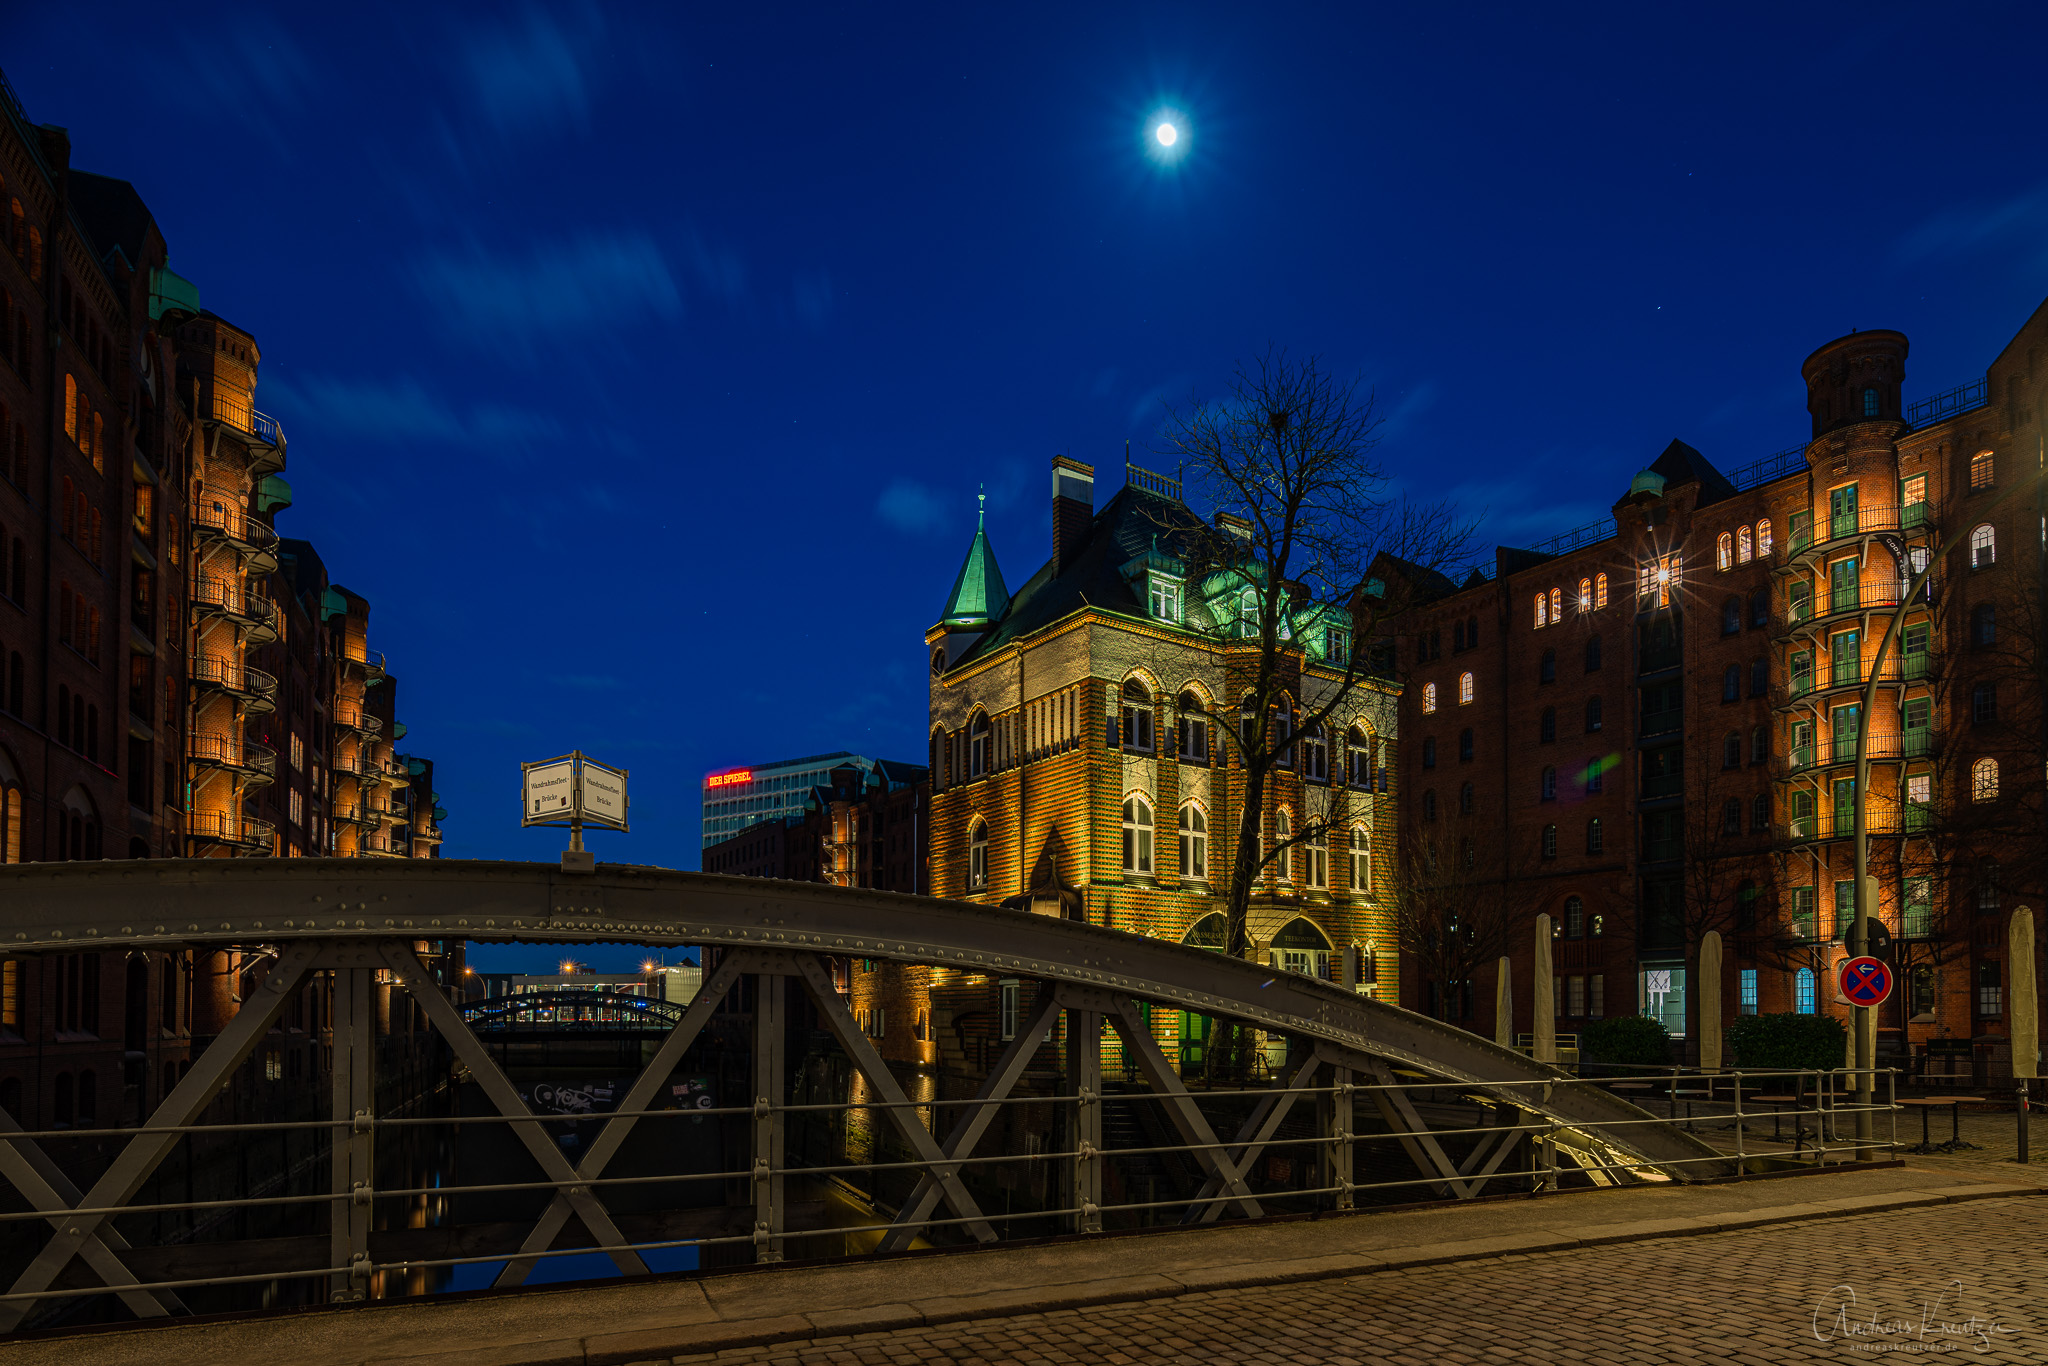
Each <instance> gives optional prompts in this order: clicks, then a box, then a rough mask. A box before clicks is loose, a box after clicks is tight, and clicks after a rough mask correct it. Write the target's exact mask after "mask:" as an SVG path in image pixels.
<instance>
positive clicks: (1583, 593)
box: [1579, 579, 1593, 612]
mask: <svg viewBox="0 0 2048 1366" xmlns="http://www.w3.org/2000/svg"><path fill="white" fill-rule="evenodd" d="M1579 610H1580V611H1581V612H1590V611H1592V610H1593V581H1592V580H1591V579H1580V580H1579Z"/></svg>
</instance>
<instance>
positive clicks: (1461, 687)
mask: <svg viewBox="0 0 2048 1366" xmlns="http://www.w3.org/2000/svg"><path fill="white" fill-rule="evenodd" d="M1471 700H1472V675H1471V674H1470V673H1469V672H1467V673H1461V674H1459V675H1458V705H1459V706H1461V707H1462V706H1465V705H1466V704H1468V703H1469V702H1471Z"/></svg>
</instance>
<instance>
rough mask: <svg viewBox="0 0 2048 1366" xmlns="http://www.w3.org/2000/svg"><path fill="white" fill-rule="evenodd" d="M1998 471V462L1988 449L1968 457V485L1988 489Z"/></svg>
mask: <svg viewBox="0 0 2048 1366" xmlns="http://www.w3.org/2000/svg"><path fill="white" fill-rule="evenodd" d="M1997 472H1998V462H1997V460H1996V459H1995V458H1994V457H1993V456H1992V454H1991V452H1990V451H1978V452H1977V453H1976V454H1975V455H1973V456H1971V457H1970V487H1971V488H1973V489H1988V488H1990V487H1991V485H1992V483H1993V482H1994V480H1995V477H1996V475H1997Z"/></svg>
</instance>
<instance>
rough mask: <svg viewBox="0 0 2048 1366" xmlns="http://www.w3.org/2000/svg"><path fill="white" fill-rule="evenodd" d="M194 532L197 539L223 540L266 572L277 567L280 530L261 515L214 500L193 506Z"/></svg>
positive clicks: (254, 565)
mask: <svg viewBox="0 0 2048 1366" xmlns="http://www.w3.org/2000/svg"><path fill="white" fill-rule="evenodd" d="M192 535H193V536H194V537H195V538H197V539H198V540H200V541H202V542H205V541H221V542H225V543H226V544H228V545H230V546H232V547H234V548H235V549H236V550H238V551H240V552H241V553H242V554H243V555H245V556H247V557H248V559H249V567H250V568H251V569H255V570H259V571H261V572H263V573H266V574H267V573H269V572H270V571H271V570H273V569H275V568H277V532H276V530H275V529H274V528H273V527H272V526H271V525H270V523H268V522H266V521H264V520H263V519H262V518H261V517H258V516H256V515H255V514H254V513H251V512H248V511H246V510H244V509H242V508H240V507H237V506H235V505H234V504H231V503H223V502H221V501H220V500H219V499H213V500H210V501H208V502H205V503H201V504H199V505H198V506H195V507H194V508H193V509H192Z"/></svg>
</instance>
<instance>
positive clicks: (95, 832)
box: [57, 787, 100, 859]
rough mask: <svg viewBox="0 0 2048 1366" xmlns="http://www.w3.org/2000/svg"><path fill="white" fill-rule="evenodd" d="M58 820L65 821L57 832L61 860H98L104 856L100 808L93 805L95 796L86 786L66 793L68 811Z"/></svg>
mask: <svg viewBox="0 0 2048 1366" xmlns="http://www.w3.org/2000/svg"><path fill="white" fill-rule="evenodd" d="M58 818H59V820H60V821H62V824H61V825H60V826H59V827H58V830H57V835H58V846H59V856H60V857H62V858H65V859H96V858H98V857H99V856H100V817H99V808H98V807H96V806H94V805H93V801H92V797H91V796H90V795H88V794H87V792H86V790H85V789H84V788H83V787H73V788H72V789H71V790H70V791H69V792H67V793H65V794H64V809H63V811H62V812H61V813H60V814H59V817H58Z"/></svg>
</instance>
